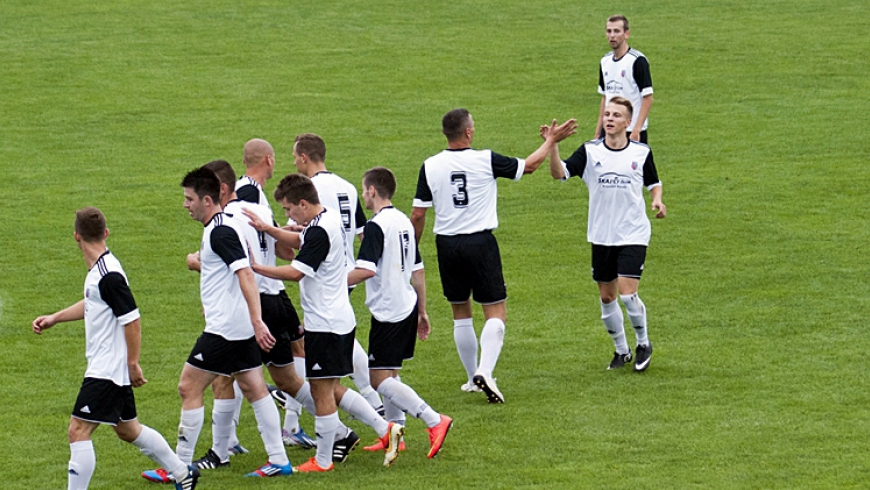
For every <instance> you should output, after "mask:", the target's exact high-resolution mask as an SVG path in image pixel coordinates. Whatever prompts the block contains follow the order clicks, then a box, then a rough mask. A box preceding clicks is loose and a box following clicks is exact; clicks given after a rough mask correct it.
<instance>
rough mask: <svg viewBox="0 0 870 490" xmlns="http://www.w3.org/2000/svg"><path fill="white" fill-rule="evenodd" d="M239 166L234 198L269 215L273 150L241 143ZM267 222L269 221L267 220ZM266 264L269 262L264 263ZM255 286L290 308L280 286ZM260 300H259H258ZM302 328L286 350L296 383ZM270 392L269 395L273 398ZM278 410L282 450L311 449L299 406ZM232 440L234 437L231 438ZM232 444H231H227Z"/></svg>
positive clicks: (287, 401) (301, 369)
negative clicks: (281, 414)
mask: <svg viewBox="0 0 870 490" xmlns="http://www.w3.org/2000/svg"><path fill="white" fill-rule="evenodd" d="M243 162H244V165H245V175H243V176H242V177H241V178H240V179H239V180H238V181H236V183H235V188H236V196H237V197H238V199H240V200H241V201H246V202H252V203H255V204H259V205H261V206H264V207H265V208H266V209H268V210H269V211H270V212H271V209H272V208H271V207H270V205H269V200H268V199H267V198H266V194H265V192H263V187H264V186H265V185H266V181H267V180H269V179H271V178H272V175H273V174H274V171H275V150H274V149H273V148H272V145H271V144H269V142H268V141H266V140H263V139H259V138H254V139H252V140H249V141H248V142H247V143H245V148H244V156H243ZM270 221H271V220H270ZM293 253H294V251H293V249H291V248H289V247H287V250H285V251H284V254H282V256H281V258H282V259H286V260H292V259H293ZM274 262H275V261H274V258H273V260H271V263H272V264H271V265H274ZM266 263H267V264H268V263H269V262H266ZM257 283H258V284H259V285H260V292H261V293H262V292H263V291H264V287H265V290H267V291H271V292H270V293H269V294H273V295H274V294H277V295H283V297H284V298H285V299H282V301H284V302H285V307H287V308H293V305H292V303H291V302H290V299H289V298H287V295H286V293H285V292H284V283H283V282H281V281H275V280H272V279H269V278H265V277H262V276H258V277H257ZM261 300H262V298H261ZM295 312H296V310H295V309H293V316H296V313H295ZM302 332H303V331H302V326H301V325H299V329H298V331H297V332H292V333H291V334H290V336H291V343H290V348H291V349H292V351H293V359H294V362H293V367H294V368H295V369H296V373H297V374H298V375H299V379H301V380H304V379H305V342H304V341H303V335H302ZM276 393H280V392H275V391H272V394H273V395H276ZM235 394H236V398H235V400H236V412H235V416H234V420H235V423H236V424H238V420H239V410H240V409H241V403H242V399H241V393H240V392H239V391H238V390H237V391H236V393H235ZM275 398H276V400H279V401H280V403H281V406H282V407H284V427H283V429H282V430H281V436H282V439H283V440H284V444H285V445H286V446H298V447H302V448H311V447H314V440H313V439H311V437H310V436H309V435H308V434H306V433H305V431H304V430H302V427H301V426H300V425H299V416H300V415H301V413H302V406H301V405H300V404H299V403H298V402H296V400H295V399H294V398H293V397H292V396H282V395H279V396H276V397H275ZM234 438H235V437H234ZM231 442H232V441H231Z"/></svg>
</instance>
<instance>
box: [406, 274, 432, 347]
mask: <svg viewBox="0 0 870 490" xmlns="http://www.w3.org/2000/svg"><path fill="white" fill-rule="evenodd" d="M411 286H412V287H413V288H414V292H416V293H417V337H418V338H419V339H420V340H426V339H428V338H429V333H431V331H432V326H431V324H430V323H429V314H428V313H426V271H425V269H418V270H415V271H414V272H412V273H411Z"/></svg>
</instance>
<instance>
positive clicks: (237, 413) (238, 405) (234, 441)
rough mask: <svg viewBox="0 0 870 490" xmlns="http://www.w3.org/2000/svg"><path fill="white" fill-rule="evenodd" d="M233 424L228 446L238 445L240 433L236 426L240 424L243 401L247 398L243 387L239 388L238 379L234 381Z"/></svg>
mask: <svg viewBox="0 0 870 490" xmlns="http://www.w3.org/2000/svg"><path fill="white" fill-rule="evenodd" d="M233 397H234V398H233V402H234V403H235V405H233V426H232V427H231V428H230V440H229V444H228V446H227V447H228V448H230V447H234V446H238V445H239V444H240V442H239V434H238V432H237V430H236V428H237V427H238V426H239V419H240V417H241V413H242V401H244V399H245V395H244V393H242V389H241V388H239V383H238V382H237V381H233Z"/></svg>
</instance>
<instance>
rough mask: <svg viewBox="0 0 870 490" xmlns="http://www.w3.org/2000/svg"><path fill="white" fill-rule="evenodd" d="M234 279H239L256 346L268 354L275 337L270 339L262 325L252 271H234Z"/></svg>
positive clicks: (267, 330)
mask: <svg viewBox="0 0 870 490" xmlns="http://www.w3.org/2000/svg"><path fill="white" fill-rule="evenodd" d="M236 277H238V278H239V288H241V290H242V294H243V295H244V296H245V302H246V303H247V304H248V313H249V314H250V315H251V324H253V325H254V337H255V338H256V339H257V344H259V345H260V348H261V349H263V350H264V351H266V352H269V351H270V350H272V347H273V346H274V345H275V337H272V334H271V333H269V327H267V326H266V324H265V323H263V317H262V311H261V309H260V291H259V290H258V289H257V281H256V279H255V278H254V271H253V270H251V268H249V267H245V268H244V269H239V270H237V271H236Z"/></svg>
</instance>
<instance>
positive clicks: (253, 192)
mask: <svg viewBox="0 0 870 490" xmlns="http://www.w3.org/2000/svg"><path fill="white" fill-rule="evenodd" d="M236 197H238V198H239V199H241V200H242V201H247V202H252V203H254V204H260V189H257V186H255V185H252V184H247V185H243V186H241V187H239V188H238V190H236Z"/></svg>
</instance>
